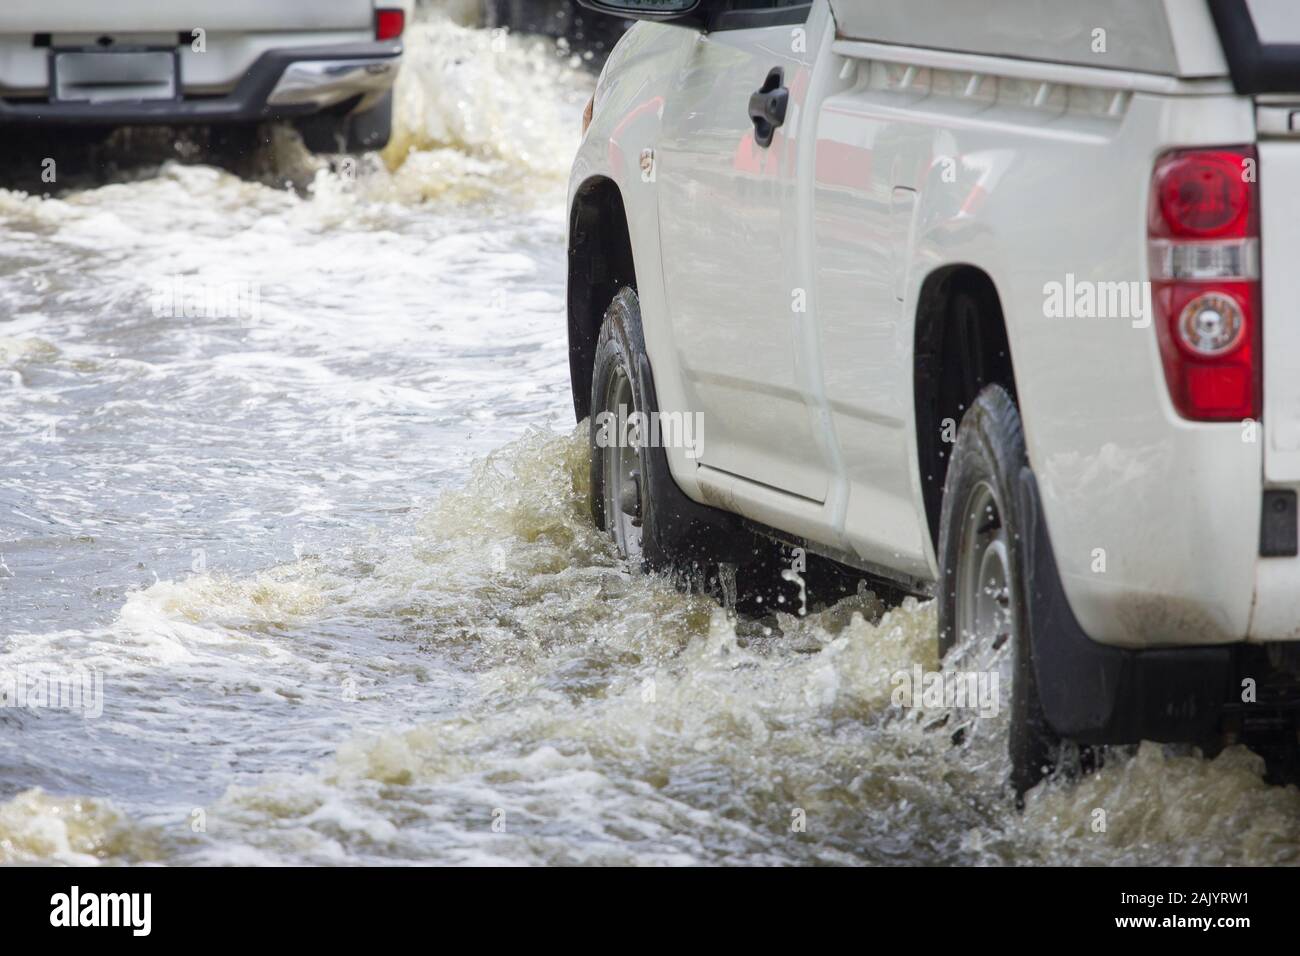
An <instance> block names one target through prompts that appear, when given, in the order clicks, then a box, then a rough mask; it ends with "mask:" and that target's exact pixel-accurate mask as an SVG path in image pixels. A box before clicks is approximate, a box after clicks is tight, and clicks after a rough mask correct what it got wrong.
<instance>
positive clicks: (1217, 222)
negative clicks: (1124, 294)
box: [1148, 146, 1262, 421]
mask: <svg viewBox="0 0 1300 956" xmlns="http://www.w3.org/2000/svg"><path fill="white" fill-rule="evenodd" d="M1257 169H1258V159H1257V156H1256V154H1255V149H1254V147H1251V146H1243V147H1238V148H1230V149H1214V150H1180V151H1177V152H1172V153H1166V154H1165V155H1164V156H1162V157H1160V159H1159V160H1158V161H1157V163H1156V169H1155V176H1154V178H1153V179H1152V185H1151V203H1150V209H1149V214H1148V240H1149V255H1150V267H1151V283H1152V304H1153V306H1154V309H1155V315H1154V321H1155V324H1156V334H1157V337H1158V339H1159V342H1160V354H1161V358H1162V360H1163V363H1164V369H1165V380H1166V382H1167V384H1168V386H1169V395H1170V398H1171V399H1172V401H1173V403H1174V407H1175V408H1177V410H1178V413H1179V414H1180V415H1182V416H1183V417H1184V418H1187V419H1190V420H1192V421H1240V420H1242V419H1246V418H1254V419H1258V418H1259V415H1260V404H1261V395H1262V381H1261V373H1260V369H1261V366H1262V356H1261V352H1260V349H1261V346H1262V337H1261V329H1260V318H1261V316H1260V295H1259V185H1258V183H1257V182H1256V171H1257Z"/></svg>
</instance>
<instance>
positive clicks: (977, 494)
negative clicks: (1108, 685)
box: [938, 385, 1059, 798]
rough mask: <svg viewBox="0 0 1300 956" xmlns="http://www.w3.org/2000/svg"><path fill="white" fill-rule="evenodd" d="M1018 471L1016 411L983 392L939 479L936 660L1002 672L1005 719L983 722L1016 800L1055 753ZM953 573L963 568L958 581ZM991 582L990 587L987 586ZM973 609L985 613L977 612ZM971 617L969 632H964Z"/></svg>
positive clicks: (1000, 393)
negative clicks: (956, 659) (1041, 680)
mask: <svg viewBox="0 0 1300 956" xmlns="http://www.w3.org/2000/svg"><path fill="white" fill-rule="evenodd" d="M1028 468H1029V459H1028V456H1027V455H1026V452H1025V440H1024V431H1023V428H1022V426H1021V422H1020V412H1019V410H1018V409H1017V408H1016V405H1015V402H1014V401H1013V400H1012V399H1011V396H1010V395H1009V394H1008V393H1007V392H1006V390H1005V389H1003V388H1002V387H1001V386H999V385H990V386H987V387H986V388H985V389H984V390H983V391H982V392H980V394H979V396H978V398H976V400H975V402H974V403H973V404H972V405H971V407H970V409H969V410H968V411H967V412H966V414H965V415H964V416H963V418H962V422H961V427H960V429H959V430H958V433H957V441H956V443H955V445H954V447H953V453H952V459H951V464H950V465H949V468H948V476H947V480H946V482H945V483H944V494H943V507H942V518H941V521H940V530H939V585H940V588H939V607H938V612H939V654H940V657H943V656H945V655H948V654H949V652H951V651H953V650H954V648H960V651H959V653H960V654H962V655H970V658H969V659H973V660H984V661H987V660H990V659H997V660H998V662H999V663H998V666H999V667H1000V668H1005V671H1006V672H1007V673H1009V674H1010V676H1011V681H1010V683H1011V686H1010V688H1009V689H1008V692H1007V693H1006V694H1004V700H1008V705H1007V709H1008V710H1009V714H1008V715H1007V718H1006V720H1005V721H1004V722H1003V723H1002V724H1001V725H1000V726H996V727H995V726H993V725H991V724H989V723H986V724H985V726H986V727H989V728H990V731H989V732H990V733H993V734H995V736H996V739H995V740H994V741H993V747H994V748H995V749H1000V748H1002V747H1005V756H1006V758H1007V761H1006V767H1007V768H1008V773H1009V780H1008V782H1009V783H1010V785H1011V787H1012V788H1013V789H1014V791H1015V793H1016V795H1017V798H1019V797H1020V796H1022V795H1023V794H1024V792H1025V791H1026V790H1028V789H1029V788H1031V787H1032V786H1033V785H1034V784H1035V783H1037V782H1038V781H1039V780H1041V779H1042V777H1043V776H1044V774H1045V773H1046V772H1048V771H1049V770H1050V769H1051V767H1052V766H1053V763H1054V760H1055V757H1056V754H1057V751H1058V749H1059V746H1058V745H1059V740H1058V738H1057V736H1056V734H1055V733H1054V732H1053V731H1052V729H1051V727H1050V726H1049V724H1048V722H1047V719H1046V717H1045V716H1044V715H1043V708H1042V704H1041V702H1040V699H1039V694H1038V684H1037V680H1036V678H1035V674H1034V661H1033V648H1032V643H1033V642H1032V640H1031V636H1030V635H1031V632H1030V619H1031V618H1030V606H1029V601H1030V600H1031V594H1030V589H1029V588H1028V587H1027V585H1026V582H1027V581H1028V580H1029V573H1028V570H1029V569H1028V567H1027V551H1026V546H1025V545H1026V540H1027V538H1026V533H1027V529H1030V528H1034V527H1037V523H1038V522H1040V521H1042V516H1041V515H1025V514H1022V513H1021V512H1022V509H1023V508H1024V507H1026V496H1022V495H1020V494H1018V493H1017V489H1018V488H1019V482H1020V475H1021V472H1022V471H1023V470H1025V469H1028ZM1029 500H1030V502H1032V501H1033V498H1032V496H1029ZM1028 506H1029V507H1037V506H1036V504H1032V503H1031V504H1029V505H1028ZM981 547H982V548H983V553H984V555H985V558H984V560H983V561H979V560H977V559H975V558H973V557H971V556H973V555H978V554H980V553H981ZM963 555H967V556H968V557H966V558H965V559H963ZM963 567H966V568H970V569H972V570H971V571H970V572H969V573H968V574H967V575H966V576H965V577H963V574H962V568H963ZM990 568H991V569H992V570H991V571H990V570H988V569H990ZM976 569H978V572H977V571H976ZM1003 576H1004V577H1005V586H1004V584H1003ZM993 581H996V582H997V583H996V586H995V587H990V582H993ZM1004 597H1005V602H1004V601H1003V598H1004ZM981 609H984V610H985V611H986V613H985V614H984V615H983V616H981V614H980V611H981ZM999 609H1000V610H999ZM990 615H991V617H990ZM990 620H992V621H993V622H994V625H995V627H994V629H993V631H992V633H990V631H989V629H988V627H987V626H984V625H986V624H987V622H988V621H990ZM972 621H976V622H980V624H979V626H975V627H967V626H965V625H967V624H969V623H970V622H972ZM964 630H966V631H971V630H973V631H974V632H975V633H973V634H972V633H962V632H963V631H964ZM1006 654H1010V655H1012V657H1011V660H1009V661H1008V660H1007V659H1006V658H1005V655H1006ZM1008 698H1009V699H1008ZM978 722H979V719H978V718H977V719H976V723H978Z"/></svg>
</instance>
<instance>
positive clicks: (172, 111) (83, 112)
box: [0, 41, 402, 126]
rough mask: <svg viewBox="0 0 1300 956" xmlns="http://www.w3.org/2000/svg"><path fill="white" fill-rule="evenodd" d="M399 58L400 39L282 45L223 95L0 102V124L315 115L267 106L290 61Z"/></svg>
mask: <svg viewBox="0 0 1300 956" xmlns="http://www.w3.org/2000/svg"><path fill="white" fill-rule="evenodd" d="M401 55H402V45H401V42H400V41H376V42H373V43H347V44H329V45H326V46H300V47H283V48H280V49H276V50H267V51H266V52H265V53H263V54H262V55H261V56H259V57H258V58H257V60H256V61H254V63H253V65H252V67H250V68H249V70H248V72H247V73H245V74H244V76H243V78H242V79H241V80H240V81H239V83H238V85H237V86H236V87H235V89H234V90H232V91H231V92H230V93H229V94H227V95H226V96H220V97H210V98H198V99H180V100H150V101H142V102H124V103H50V102H48V101H45V100H42V101H39V102H33V101H30V100H27V101H24V100H0V124H3V123H13V124H21V123H33V124H42V125H44V124H67V125H80V126H99V125H103V126H112V125H131V124H141V125H145V124H173V123H176V124H182V123H240V122H259V121H262V120H274V119H290V118H292V117H295V116H304V115H307V114H310V113H313V112H315V111H316V107H315V106H313V105H311V104H303V105H296V106H287V105H286V106H269V105H267V102H266V101H267V97H269V96H270V95H271V91H272V90H274V89H275V85H276V83H277V82H278V81H279V79H280V76H281V74H283V73H284V71H285V68H286V67H288V66H289V65H290V64H291V63H298V62H302V61H307V60H353V59H365V58H378V59H397V58H399V57H400V56H401Z"/></svg>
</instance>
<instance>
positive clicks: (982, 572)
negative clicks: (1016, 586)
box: [957, 482, 1016, 650]
mask: <svg viewBox="0 0 1300 956" xmlns="http://www.w3.org/2000/svg"><path fill="white" fill-rule="evenodd" d="M1015 611H1016V608H1015V595H1014V594H1013V593H1012V589H1011V558H1010V549H1009V548H1008V542H1007V528H1006V523H1005V522H1004V521H1003V520H1002V510H1001V509H1000V508H999V507H998V501H997V497H996V496H995V495H994V493H993V488H992V487H991V486H990V485H989V484H988V483H987V482H980V483H979V484H978V485H976V487H975V488H974V489H973V490H972V492H971V495H970V499H969V502H968V504H967V506H966V510H965V517H964V521H963V526H962V534H961V550H960V552H959V554H958V558H957V624H958V628H959V630H960V634H959V637H962V638H965V639H972V638H973V639H975V640H976V641H978V643H979V644H980V645H982V646H990V647H992V648H993V649H994V650H997V649H999V648H1001V647H1002V646H1003V645H1004V644H1006V643H1008V641H1009V639H1010V638H1011V637H1012V636H1013V632H1014V628H1015V619H1016V618H1015Z"/></svg>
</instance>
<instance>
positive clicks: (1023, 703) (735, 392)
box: [568, 0, 1300, 791]
mask: <svg viewBox="0 0 1300 956" xmlns="http://www.w3.org/2000/svg"><path fill="white" fill-rule="evenodd" d="M582 2H583V5H584V6H587V7H589V8H592V9H596V10H601V11H604V12H607V13H612V14H616V15H619V16H624V17H631V18H635V19H637V20H640V21H643V22H639V23H638V24H637V25H636V26H635V27H633V29H632V30H631V31H630V32H629V33H628V35H627V36H626V37H624V39H623V40H622V41H621V42H620V43H619V44H618V46H617V47H616V48H615V50H614V52H613V54H612V56H611V58H610V60H609V62H608V64H607V65H606V67H605V70H604V72H603V74H602V76H601V78H600V81H599V84H598V87H597V90H596V93H595V96H594V98H593V102H592V104H591V106H590V108H589V111H588V114H587V117H586V118H585V121H586V122H587V123H588V124H589V126H588V128H587V129H586V131H585V135H584V139H583V142H582V145H581V148H580V150H579V152H578V155H577V159H576V161H575V163H574V165H573V174H572V180H571V184H570V193H569V202H570V207H569V209H570V212H569V216H570V242H569V293H568V323H569V329H568V332H569V342H570V361H571V373H572V381H573V393H574V404H575V408H576V412H577V415H578V418H579V419H580V420H581V419H584V418H587V417H590V418H591V421H592V425H591V436H592V508H593V514H594V517H595V520H596V522H597V523H598V525H600V526H601V527H603V528H606V529H608V530H609V531H610V532H611V533H612V534H613V535H614V538H615V540H616V541H617V542H618V545H619V547H620V548H621V549H622V550H623V551H624V553H626V554H628V555H629V556H630V557H632V558H635V559H638V560H640V561H642V562H644V563H646V564H648V565H651V566H658V567H682V566H683V565H690V564H692V563H694V564H695V565H697V566H700V565H708V564H709V563H710V562H715V561H717V560H719V559H726V560H733V559H735V554H736V546H737V543H738V542H740V543H742V544H741V545H740V546H741V547H742V548H743V547H744V546H745V545H743V542H745V541H747V540H753V538H752V535H753V534H755V533H757V534H759V535H763V536H766V537H767V538H774V539H777V540H779V541H783V542H786V543H788V544H791V545H796V546H799V547H803V548H806V549H808V550H809V551H811V552H813V553H816V554H820V555H822V556H824V557H827V558H830V559H833V560H834V561H836V562H839V563H841V564H843V565H845V566H848V567H851V568H854V569H857V570H858V571H859V572H861V573H863V574H866V575H870V576H873V577H876V578H879V579H883V580H886V581H889V582H892V583H893V584H895V585H897V586H899V587H901V588H902V589H903V590H905V591H907V592H911V593H915V594H919V595H930V596H933V597H934V598H935V599H936V600H937V606H938V617H939V635H938V640H939V645H940V650H941V652H944V653H947V652H949V651H950V650H951V649H953V648H954V647H961V648H963V649H965V651H964V652H966V651H970V650H971V649H972V648H974V650H975V656H974V657H973V658H970V659H972V660H982V661H986V662H991V663H987V664H986V665H985V666H988V667H996V668H997V670H998V672H999V673H1000V674H1002V675H1003V676H1004V677H1005V678H1006V680H1004V681H1003V687H1004V688H1005V691H1004V693H1005V695H1006V696H1005V705H1006V706H1005V707H1004V708H1003V714H1002V717H1001V718H1000V720H1001V721H1002V723H1001V725H1000V726H1001V728H1002V729H1001V730H999V732H998V738H997V739H998V740H999V741H1000V747H1002V748H1003V756H1004V757H1006V758H1007V759H1006V767H1007V770H1008V773H1009V776H1010V780H1011V782H1012V783H1013V784H1014V785H1015V787H1016V788H1017V789H1018V790H1021V791H1023V789H1024V788H1026V787H1028V786H1029V785H1031V784H1032V783H1033V782H1034V781H1035V780H1036V779H1038V778H1039V777H1040V776H1041V774H1042V773H1043V771H1044V770H1045V769H1046V768H1047V767H1049V766H1051V765H1052V763H1053V761H1054V759H1056V755H1057V754H1058V753H1060V752H1061V748H1060V747H1059V746H1058V744H1059V743H1060V742H1061V741H1070V742H1075V743H1078V744H1083V745H1089V744H1100V743H1119V742H1136V741H1138V740H1141V739H1154V740H1158V741H1171V742H1172V741H1182V742H1192V743H1196V744H1200V745H1203V746H1204V747H1206V748H1207V749H1210V750H1213V749H1214V748H1217V747H1220V746H1222V745H1223V744H1224V743H1225V742H1228V741H1232V740H1234V739H1246V740H1247V741H1249V742H1254V743H1255V744H1256V745H1257V746H1258V747H1259V748H1260V749H1261V751H1263V752H1265V753H1267V754H1269V755H1270V756H1271V757H1273V758H1276V760H1275V762H1274V764H1273V766H1274V767H1275V769H1276V768H1277V767H1278V766H1282V765H1286V762H1287V761H1291V760H1293V759H1294V755H1295V752H1296V732H1297V723H1296V708H1297V704H1298V703H1300V693H1298V692H1297V688H1298V686H1300V684H1298V681H1300V557H1298V556H1297V511H1296V491H1297V488H1298V487H1300V321H1298V320H1297V316H1295V315H1293V313H1294V312H1296V310H1297V303H1300V268H1298V267H1297V263H1300V220H1298V219H1297V215H1296V206H1297V202H1296V184H1297V183H1300V45H1297V44H1300V5H1295V4H1293V3H1292V2H1291V0H1036V2H1034V3H1032V4H1024V5H1018V4H1015V3H1009V2H1005V3H992V4H985V3H976V2H972V0H871V2H866V0H815V2H806V0H804V2H788V0H767V2H762V0H712V2H711V0H641V2H635V0H628V2H614V0H582ZM645 21H658V22H645ZM620 410H621V413H622V415H623V419H626V418H627V417H628V416H629V415H630V414H633V413H635V414H637V415H639V416H641V417H640V419H638V420H636V421H635V424H637V425H638V427H637V428H634V429H621V430H620V429H619V428H617V427H614V428H611V427H610V423H611V422H618V421H620V420H623V419H620V418H619V415H620ZM651 426H653V427H651ZM1277 761H1281V764H1279V763H1278V762H1277Z"/></svg>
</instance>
